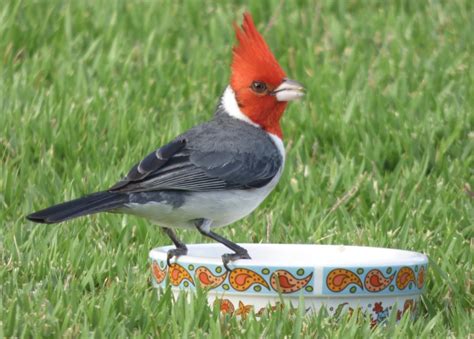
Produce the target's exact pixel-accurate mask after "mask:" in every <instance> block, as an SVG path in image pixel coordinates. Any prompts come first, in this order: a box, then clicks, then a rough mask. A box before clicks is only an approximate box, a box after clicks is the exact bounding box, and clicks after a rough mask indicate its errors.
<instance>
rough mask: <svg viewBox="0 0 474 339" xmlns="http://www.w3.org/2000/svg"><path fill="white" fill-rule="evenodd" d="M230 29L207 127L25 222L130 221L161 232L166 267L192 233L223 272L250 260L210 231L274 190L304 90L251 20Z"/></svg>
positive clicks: (191, 131) (246, 18) (246, 15)
mask: <svg viewBox="0 0 474 339" xmlns="http://www.w3.org/2000/svg"><path fill="white" fill-rule="evenodd" d="M233 26H234V30H235V36H236V43H235V45H234V46H233V48H232V60H231V65H230V68H231V72H230V73H231V74H230V81H229V84H228V85H227V86H226V87H225V90H224V91H223V94H222V95H221V97H220V98H219V100H218V104H217V107H216V108H215V112H214V115H213V117H212V118H211V119H210V120H209V121H207V122H204V123H202V124H199V125H196V126H195V127H192V128H191V129H189V130H187V131H185V132H184V133H182V134H181V135H179V136H177V137H176V138H174V139H173V140H171V141H170V142H168V143H167V144H165V145H163V146H161V147H159V148H158V149H156V150H153V151H152V152H151V153H149V154H148V155H146V156H145V157H144V158H143V159H142V160H141V161H139V162H138V163H137V164H135V165H134V166H133V167H132V168H131V169H130V171H129V172H128V174H127V175H126V176H125V177H123V178H122V179H120V180H119V181H118V182H116V183H115V184H114V185H113V186H111V187H110V188H108V189H106V190H103V191H99V192H96V193H92V194H89V195H86V196H84V197H81V198H78V199H75V200H71V201H67V202H63V203H60V204H58V205H54V206H51V207H48V208H46V209H43V210H40V211H37V212H34V213H32V214H30V215H28V216H27V219H28V220H30V221H33V222H36V223H44V224H55V223H60V222H63V221H66V220H70V219H74V218H77V217H81V216H85V215H90V214H95V213H99V212H111V213H122V214H130V215H134V216H138V217H143V218H146V219H148V220H149V221H151V223H153V224H156V225H158V226H159V227H161V229H162V230H163V231H164V233H165V234H166V235H167V236H168V237H169V238H170V239H171V241H172V242H173V244H174V248H172V249H170V250H169V251H168V253H167V262H168V265H170V260H171V259H173V258H176V259H177V258H178V257H179V256H183V255H186V254H187V252H188V248H187V246H186V245H185V244H184V242H182V241H181V240H180V239H179V238H178V237H177V234H176V232H175V230H176V229H190V230H197V231H199V232H200V233H201V234H202V235H203V236H206V237H208V238H211V239H213V240H214V241H217V242H219V243H221V244H223V245H224V246H226V247H227V248H229V249H230V250H231V251H232V252H231V253H225V254H223V255H222V263H223V265H224V266H225V268H226V269H228V270H230V268H229V266H228V265H229V264H230V263H231V262H233V261H235V260H239V259H251V257H250V255H249V253H248V251H247V250H246V249H245V248H244V247H242V246H240V245H238V244H236V243H234V242H232V241H230V240H228V239H226V238H224V237H223V236H221V235H219V234H218V233H216V232H214V229H215V228H218V227H222V226H226V225H229V224H232V223H234V222H236V221H238V220H240V219H242V218H244V217H246V216H247V215H249V214H250V213H251V212H252V211H254V210H255V209H256V208H257V207H258V206H259V205H260V204H261V203H262V202H263V200H264V199H265V198H266V197H267V196H268V195H269V194H270V192H271V191H272V190H273V189H274V188H275V186H276V185H277V183H278V181H279V180H280V177H281V175H282V171H283V167H284V163H285V148H284V143H283V134H282V129H281V126H280V120H281V118H282V116H283V113H284V111H285V110H286V108H287V105H288V102H289V101H293V100H296V99H299V98H301V97H302V96H304V95H305V88H304V86H303V85H302V84H301V83H299V82H297V81H295V80H291V79H289V78H287V76H286V73H285V72H284V71H283V69H282V67H281V66H280V65H279V63H278V62H277V60H276V58H275V56H274V55H273V53H272V52H271V50H270V48H269V46H268V44H267V43H266V41H265V40H264V38H263V37H262V35H261V34H260V33H259V32H258V30H257V28H256V27H255V24H254V21H253V18H252V16H251V14H250V13H248V12H245V13H244V14H243V21H242V24H241V26H238V25H237V24H236V23H234V24H233Z"/></svg>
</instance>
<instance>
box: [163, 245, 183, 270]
mask: <svg viewBox="0 0 474 339" xmlns="http://www.w3.org/2000/svg"><path fill="white" fill-rule="evenodd" d="M186 254H188V248H187V247H186V246H184V247H176V248H173V249H171V250H169V251H168V253H167V256H166V262H167V263H168V267H169V266H171V259H173V257H176V258H178V257H179V256H181V255H186Z"/></svg>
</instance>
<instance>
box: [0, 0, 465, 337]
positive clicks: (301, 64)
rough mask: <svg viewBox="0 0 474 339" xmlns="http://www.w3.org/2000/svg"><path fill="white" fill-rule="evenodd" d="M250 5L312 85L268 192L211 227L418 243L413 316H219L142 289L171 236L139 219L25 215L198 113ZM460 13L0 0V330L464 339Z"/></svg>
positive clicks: (77, 190) (264, 238)
mask: <svg viewBox="0 0 474 339" xmlns="http://www.w3.org/2000/svg"><path fill="white" fill-rule="evenodd" d="M245 9H248V10H250V11H251V12H252V14H253V16H254V19H255V21H256V23H257V26H258V28H259V29H260V30H261V31H262V32H263V34H264V36H265V38H266V39H267V41H268V43H269V44H270V46H271V47H272V50H273V51H274V53H275V55H276V56H277V58H278V60H279V61H280V63H281V64H282V66H283V67H284V69H285V70H286V71H287V73H288V75H289V76H290V77H291V78H294V79H297V80H299V81H301V82H303V83H304V84H305V85H306V88H307V91H308V94H307V96H306V97H305V98H304V100H303V101H301V102H298V103H293V104H291V105H290V107H289V110H288V111H287V112H286V114H285V117H284V119H283V131H284V135H285V144H286V149H287V162H286V167H285V172H284V174H283V177H282V180H281V181H280V184H279V185H278V186H277V189H276V190H275V191H274V192H273V194H272V195H271V196H270V197H269V198H268V199H267V200H266V201H265V203H264V204H263V205H262V206H261V207H260V208H259V209H257V210H256V211H255V212H254V213H253V214H251V215H250V216H249V217H247V218H246V219H244V220H242V221H240V222H237V223H235V224H234V225H232V226H229V227H226V228H223V229H221V230H220V233H221V234H223V235H224V236H226V237H229V238H230V239H232V240H234V241H237V242H274V243H288V242H291V243H318V244H354V245H369V246H384V247H392V248H402V249H409V250H415V251H419V252H424V253H426V254H427V255H428V256H429V258H430V260H431V263H430V268H429V273H428V283H427V288H426V292H425V294H424V297H423V300H422V304H421V309H420V317H419V319H418V320H417V321H416V322H414V323H413V322H411V321H409V319H408V318H403V319H402V321H401V322H400V323H399V324H395V323H393V322H390V323H388V324H387V326H385V327H378V328H375V329H371V328H370V324H369V322H368V321H366V320H364V319H362V320H361V319H357V318H356V317H352V318H350V317H342V318H341V319H339V320H332V319H328V318H327V317H324V316H322V315H314V316H311V317H305V316H302V314H301V312H295V313H289V310H287V309H284V310H281V311H276V312H274V313H271V314H268V315H265V316H263V317H258V318H257V317H255V316H250V317H249V318H247V319H246V320H242V321H241V320H237V319H235V318H228V317H227V318H225V317H224V318H221V317H220V315H219V313H218V312H216V311H215V310H213V309H211V308H209V307H208V306H207V305H206V303H205V296H204V295H202V294H199V295H198V296H196V297H194V298H192V299H191V301H189V302H187V301H186V300H185V298H184V297H181V298H179V299H178V300H177V301H176V302H175V301H173V300H172V297H171V295H170V293H169V291H167V292H166V293H165V294H164V295H163V296H162V297H161V298H160V299H158V298H157V296H156V293H155V291H154V290H153V289H152V287H151V284H150V271H149V265H148V261H147V256H148V251H149V250H150V249H152V248H153V247H156V246H160V245H165V244H169V243H170V241H169V240H168V239H167V237H166V236H165V235H164V234H162V233H161V232H160V231H159V230H158V228H157V227H156V226H152V225H150V224H149V223H148V222H147V221H145V220H141V219H138V218H135V217H127V216H121V215H110V214H100V215H95V216H92V217H86V218H81V219H78V220H74V221H71V222H68V223H64V224H59V225H37V224H33V223H31V222H28V221H27V220H25V215H26V214H28V213H29V212H32V211H33V210H35V209H39V208H44V207H46V206H48V205H50V204H53V203H58V202H61V201H63V200H66V199H70V198H74V197H78V196H80V195H82V194H85V193H88V192H92V191H96V190H101V189H104V188H107V187H109V186H111V185H112V184H114V183H115V182H116V180H117V179H119V178H120V177H121V176H122V175H124V174H125V173H126V172H127V170H128V169H129V168H130V167H131V166H132V165H133V164H135V163H136V162H137V161H138V160H140V158H141V157H142V156H144V155H146V154H148V153H149V152H150V151H151V150H153V149H155V148H156V147H157V146H159V145H162V144H163V143H165V142H166V141H168V140H170V139H171V138H173V137H174V136H175V135H177V134H178V133H180V132H182V131H184V130H185V129H187V128H189V127H191V126H193V125H195V124H197V123H199V122H203V121H205V120H206V119H209V118H210V117H211V115H212V113H213V110H214V107H215V105H216V102H217V98H218V97H219V95H220V94H221V92H222V91H223V89H224V87H225V86H226V84H227V82H228V78H229V62H230V56H231V45H232V44H233V41H234V35H233V30H232V25H231V23H232V21H240V20H241V14H242V12H243V11H244V10H245ZM473 17H474V2H473V1H471V0H452V1H436V0H432V1H409V0H406V1H387V2H385V1H375V0H374V1H350V0H347V1H345V0H341V1H287V2H284V1H281V2H277V1H259V2H253V4H252V5H246V4H244V3H243V2H242V3H241V2H235V3H232V4H231V3H230V2H227V1H219V2H211V1H209V2H204V1H202V2H198V1H188V2H185V3H184V2H183V3H182V4H179V3H178V2H172V1H107V0H102V1H13V0H12V1H8V0H2V1H0V157H1V163H2V166H1V167H0V204H1V210H0V220H1V221H2V227H1V228H0V260H1V261H0V289H1V306H0V337H4V336H7V337H8V336H18V337H30V336H45V337H50V336H66V337H76V336H80V335H82V336H85V337H87V336H97V337H101V336H104V337H117V336H123V337H125V336H163V337H168V336H169V337H186V336H190V337H201V336H204V335H206V334H210V335H211V336H213V337H219V336H221V335H231V336H237V337H238V336H248V337H256V336H270V337H271V336H275V337H281V336H284V335H286V336H308V337H312V336H315V335H316V336H320V337H347V336H357V337H362V336H364V337H365V336H369V335H372V336H374V337H383V336H399V337H433V336H434V337H446V336H454V337H467V336H469V334H471V335H472V333H474V320H473V316H472V308H473V306H474V305H473V303H474V302H473V296H472V290H473V287H472V266H473V257H474V256H473V245H472V244H473V240H472V239H473V235H474V227H473V225H474V209H473V202H474V200H473V199H474V193H473V191H474V180H473V177H474V172H473V169H474V129H473V124H474V114H473V109H474V87H473V81H474V69H473V53H474V43H473V41H474V40H473V38H472V35H473V32H474V21H473ZM180 236H181V237H182V238H183V239H184V240H185V242H187V243H194V242H204V241H207V240H206V239H203V238H202V236H200V235H199V234H198V232H189V231H182V232H180Z"/></svg>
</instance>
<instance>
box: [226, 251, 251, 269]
mask: <svg viewBox="0 0 474 339" xmlns="http://www.w3.org/2000/svg"><path fill="white" fill-rule="evenodd" d="M239 259H252V258H251V257H250V255H249V253H248V252H247V251H245V252H238V253H225V254H223V255H222V264H223V265H224V267H225V269H226V270H227V271H228V272H230V271H232V270H231V269H230V267H229V266H228V265H229V263H230V262H231V261H235V260H239Z"/></svg>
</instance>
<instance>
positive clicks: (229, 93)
mask: <svg viewBox="0 0 474 339" xmlns="http://www.w3.org/2000/svg"><path fill="white" fill-rule="evenodd" d="M221 104H222V107H223V108H224V111H225V112H226V113H227V114H229V115H230V116H231V117H233V118H236V119H239V120H243V121H245V122H248V123H249V124H251V125H254V126H257V127H260V126H259V125H257V124H256V123H254V122H253V121H252V120H250V118H249V117H248V116H246V115H245V114H244V113H242V111H241V110H240V108H239V105H238V104H237V99H236V98H235V92H234V90H233V89H232V87H230V86H227V88H226V89H225V91H224V95H223V96H222V99H221Z"/></svg>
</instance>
